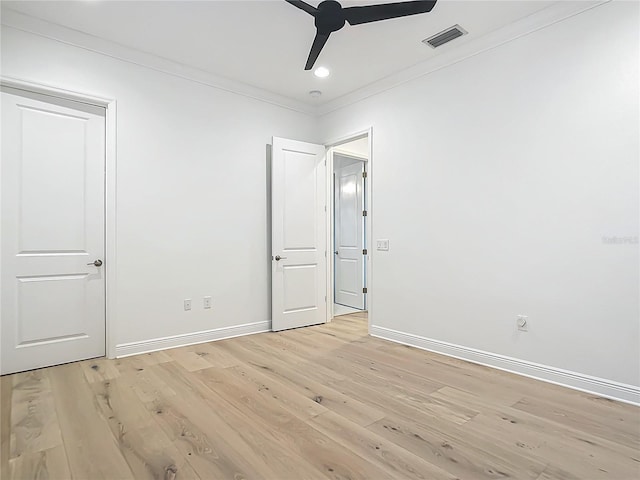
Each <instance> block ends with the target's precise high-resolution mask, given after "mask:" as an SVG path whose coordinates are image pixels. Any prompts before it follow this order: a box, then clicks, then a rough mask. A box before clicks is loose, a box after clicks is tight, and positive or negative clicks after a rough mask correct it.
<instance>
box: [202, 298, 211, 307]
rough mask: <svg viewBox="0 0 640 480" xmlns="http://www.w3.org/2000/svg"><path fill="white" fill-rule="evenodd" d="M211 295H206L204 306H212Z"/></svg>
mask: <svg viewBox="0 0 640 480" xmlns="http://www.w3.org/2000/svg"><path fill="white" fill-rule="evenodd" d="M211 302H212V300H211V297H204V299H203V302H202V306H203V307H204V308H211Z"/></svg>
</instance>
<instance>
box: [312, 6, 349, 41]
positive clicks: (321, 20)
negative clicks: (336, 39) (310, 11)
mask: <svg viewBox="0 0 640 480" xmlns="http://www.w3.org/2000/svg"><path fill="white" fill-rule="evenodd" d="M315 18H316V19H315V25H316V28H317V29H318V33H320V34H325V35H326V34H328V33H332V32H337V31H338V30H340V29H341V28H342V27H344V24H345V21H346V20H345V18H344V13H343V12H342V5H340V4H339V3H338V2H336V1H335V0H325V1H324V2H322V3H321V4H320V5H318V11H317V12H316V14H315Z"/></svg>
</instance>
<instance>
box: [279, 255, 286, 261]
mask: <svg viewBox="0 0 640 480" xmlns="http://www.w3.org/2000/svg"><path fill="white" fill-rule="evenodd" d="M286 258H287V257H281V256H280V255H276V262H279V261H280V260H286Z"/></svg>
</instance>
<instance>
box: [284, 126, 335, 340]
mask: <svg viewBox="0 0 640 480" xmlns="http://www.w3.org/2000/svg"><path fill="white" fill-rule="evenodd" d="M325 172H326V170H325V162H324V147H323V146H322V145H313V144H309V143H304V142H297V141H294V140H287V139H283V138H274V139H273V151H272V249H273V255H272V297H273V298H272V308H273V312H272V329H273V330H284V329H287V328H296V327H302V326H307V325H315V324H318V323H323V322H325V321H326V212H325V204H326V201H325V197H326V191H325V188H326V178H325V176H326V175H325ZM278 258H280V260H277V259H278Z"/></svg>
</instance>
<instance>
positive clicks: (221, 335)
mask: <svg viewBox="0 0 640 480" xmlns="http://www.w3.org/2000/svg"><path fill="white" fill-rule="evenodd" d="M269 331H271V322H270V321H264V322H255V323H246V324H244V325H234V326H233V327H222V328H216V329H214V330H204V331H202V332H194V333H184V334H182V335H173V336H171V337H163V338H153V339H151V340H143V341H141V342H131V343H121V344H120V345H116V358H120V357H128V356H130V355H139V354H141V353H148V352H155V351H158V350H165V349H167V348H176V347H184V346H187V345H194V344H196V343H205V342H213V341H215V340H223V339H225V338H232V337H240V336H243V335H252V334H254V333H262V332H269Z"/></svg>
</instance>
